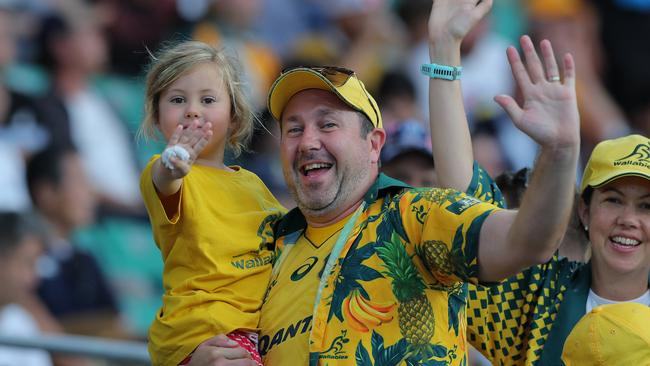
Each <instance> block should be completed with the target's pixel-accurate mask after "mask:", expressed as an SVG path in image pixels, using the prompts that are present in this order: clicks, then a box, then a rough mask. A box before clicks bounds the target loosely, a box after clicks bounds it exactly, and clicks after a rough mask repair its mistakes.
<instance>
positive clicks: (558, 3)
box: [526, 0, 647, 155]
mask: <svg viewBox="0 0 650 366" xmlns="http://www.w3.org/2000/svg"><path fill="white" fill-rule="evenodd" d="M610 2H611V1H600V0H598V1H584V0H528V1H527V2H526V5H528V6H527V9H528V16H529V19H530V28H531V32H532V33H533V36H534V37H535V38H537V39H540V40H541V39H548V40H550V41H552V42H553V45H554V47H555V49H556V50H558V54H562V53H565V52H569V51H570V52H571V53H572V54H573V55H575V59H576V64H578V65H580V67H579V68H578V69H577V91H578V103H579V107H580V119H581V128H580V134H581V137H582V139H581V140H582V150H583V155H588V154H589V152H590V151H591V150H592V149H593V147H594V146H595V145H596V144H597V143H598V142H600V141H602V140H604V139H610V138H614V137H619V136H623V135H626V134H628V133H629V132H630V131H631V129H630V127H631V126H630V124H629V122H628V119H629V116H626V111H625V107H626V106H629V105H630V103H633V104H638V100H640V99H642V98H644V97H643V96H642V95H647V92H646V94H643V93H638V90H635V91H634V92H632V93H631V94H627V95H626V97H627V96H630V95H634V97H633V98H630V99H629V100H626V101H623V104H620V102H621V101H620V100H618V101H617V100H616V98H615V97H614V95H613V93H612V92H613V91H614V90H609V88H608V86H607V85H606V80H607V77H606V76H605V75H608V74H610V73H609V72H606V70H607V69H612V70H615V71H614V72H613V75H614V76H613V79H614V81H615V83H616V84H617V85H618V86H619V87H618V89H621V88H620V86H621V85H627V87H628V88H630V91H631V90H632V89H633V88H635V87H630V86H631V85H640V84H641V83H643V80H636V79H637V78H638V77H639V76H640V75H642V74H643V73H644V72H641V74H639V71H640V70H639V69H638V65H643V66H642V67H645V65H647V61H645V62H644V61H641V60H639V58H638V57H637V55H639V54H641V53H642V52H646V50H645V49H644V48H639V47H637V45H638V44H639V42H642V41H641V40H640V39H638V37H643V32H640V31H638V30H639V29H641V28H639V27H637V26H633V27H632V29H634V30H630V28H629V27H628V25H622V24H620V20H618V21H616V23H617V24H616V25H615V26H614V27H616V29H618V32H623V31H627V32H630V31H631V32H632V33H634V35H633V36H632V39H630V38H628V37H620V36H617V39H616V43H617V44H619V43H620V45H618V46H615V47H616V48H625V47H629V45H630V44H631V45H632V47H633V50H634V53H635V54H634V56H631V55H630V53H629V51H628V52H627V53H625V55H624V56H623V55H622V54H620V53H619V52H618V51H616V52H615V51H613V50H612V51H609V52H605V49H604V47H603V41H602V40H601V37H600V35H599V32H601V29H602V32H605V31H606V30H610V29H612V25H609V24H603V25H602V27H601V25H599V20H598V15H597V14H598V12H597V7H595V6H594V4H596V3H600V4H603V5H604V4H605V3H610ZM611 7H614V8H616V7H617V6H616V5H611ZM620 15H621V14H620V13H619V14H618V15H612V18H619V17H620ZM646 23H647V21H646ZM603 27H604V28H603ZM619 34H620V33H619ZM619 57H620V59H619ZM608 59H619V61H618V62H616V61H615V63H619V62H621V61H623V62H624V63H626V64H627V63H632V64H634V65H637V66H636V67H634V68H630V67H615V68H613V67H614V65H612V64H610V65H608V63H609V62H608ZM621 59H622V60H621ZM637 62H638V63H637ZM641 79H642V78H641ZM619 91H620V90H619Z"/></svg>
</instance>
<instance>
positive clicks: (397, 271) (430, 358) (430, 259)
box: [276, 175, 497, 366]
mask: <svg viewBox="0 0 650 366" xmlns="http://www.w3.org/2000/svg"><path fill="white" fill-rule="evenodd" d="M481 186H482V187H485V186H487V185H481ZM474 201H475V200H474V199H473V198H469V197H467V196H465V195H464V194H462V193H458V192H455V191H452V190H443V189H412V188H409V187H405V186H400V185H399V184H398V183H396V181H394V180H391V179H390V178H387V177H386V176H384V175H380V177H379V179H378V181H377V182H376V184H375V186H374V187H373V188H371V190H370V191H369V192H368V194H367V195H366V203H367V204H368V206H367V208H366V209H365V211H364V212H363V213H362V214H361V215H360V216H359V219H358V220H357V222H356V223H355V227H354V229H352V231H351V234H350V236H349V237H348V239H347V242H346V243H345V245H344V247H343V250H342V251H341V254H340V256H339V260H338V262H337V264H336V265H335V266H334V268H333V269H332V271H331V272H330V273H329V274H327V281H326V283H325V285H324V288H323V291H322V295H321V297H320V301H319V302H318V304H316V307H315V311H314V318H313V319H312V325H313V326H312V328H311V330H310V334H309V353H310V365H378V366H379V365H381V366H389V365H395V366H397V365H399V366H415V365H436V366H443V365H446V366H466V365H467V355H466V349H467V347H466V344H465V342H466V340H465V334H464V333H465V331H466V329H465V322H464V321H463V319H464V317H465V303H466V301H465V300H466V295H467V291H466V285H463V284H464V283H466V282H469V281H472V282H477V281H478V280H477V278H476V276H477V275H478V264H477V263H478V262H477V258H476V256H477V253H478V247H477V245H478V233H479V231H480V227H481V224H482V223H483V222H484V220H485V218H486V217H487V216H488V214H489V213H490V212H493V211H494V210H495V209H497V208H496V207H495V206H493V205H490V204H487V203H483V202H474ZM459 202H471V204H463V205H458V203H459ZM454 205H455V206H454ZM289 215H291V213H290V214H289ZM296 222H297V221H296ZM280 232H281V233H282V231H280ZM292 232H295V231H290V230H287V231H285V235H283V236H282V237H280V238H278V239H277V241H276V243H277V247H276V250H277V251H281V250H283V248H284V246H285V244H291V243H290V241H288V242H287V243H285V242H284V240H285V239H287V238H290V237H291V233H292ZM286 233H288V235H287V234H286ZM287 240H288V239H287ZM287 301H290V300H289V299H287ZM343 332H345V335H346V339H348V340H349V342H346V343H344V344H342V345H341V349H340V350H338V352H337V354H336V355H334V354H332V353H331V352H327V350H328V349H330V348H331V344H332V342H333V341H334V337H336V335H339V334H342V333H343ZM286 364H291V362H290V360H287V362H286Z"/></svg>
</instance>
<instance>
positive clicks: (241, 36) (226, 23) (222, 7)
mask: <svg viewBox="0 0 650 366" xmlns="http://www.w3.org/2000/svg"><path fill="white" fill-rule="evenodd" d="M262 5H263V4H262V1H261V0H219V1H213V2H212V5H211V6H210V8H209V10H208V12H207V14H206V15H205V16H204V17H203V19H201V20H200V21H199V22H198V23H197V24H196V25H195V27H194V29H193V31H192V38H193V39H196V40H198V41H202V42H205V43H208V44H211V45H213V46H217V45H223V46H226V47H227V49H230V50H235V52H236V53H237V56H238V58H239V59H240V60H241V62H242V63H243V65H244V80H245V82H246V83H247V84H248V88H249V92H250V93H251V97H252V98H253V99H252V100H253V106H254V107H255V108H256V109H257V110H261V109H263V108H264V107H265V105H266V92H267V91H268V90H269V88H270V87H271V83H272V82H273V80H274V79H275V76H276V75H277V74H278V73H279V72H280V68H281V67H280V60H279V59H278V57H277V55H276V54H275V53H274V52H273V50H272V49H271V48H270V47H268V46H267V45H266V44H264V43H262V42H260V41H259V40H258V37H257V35H256V34H255V30H254V26H255V21H256V19H257V18H258V16H259V13H260V11H261V10H262Z"/></svg>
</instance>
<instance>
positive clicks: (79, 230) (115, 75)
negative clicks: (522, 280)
mask: <svg viewBox="0 0 650 366" xmlns="http://www.w3.org/2000/svg"><path fill="white" fill-rule="evenodd" d="M431 3H432V1H431V0H0V211H3V212H7V211H11V212H32V213H35V215H34V214H32V215H31V216H34V217H33V218H34V219H38V220H39V221H40V224H41V225H40V226H41V230H32V234H33V235H34V236H36V237H38V238H40V239H41V240H40V241H41V242H42V248H40V250H39V251H38V252H37V254H38V255H32V256H31V257H30V256H29V255H27V254H26V256H27V257H25V256H23V257H22V258H23V260H31V261H32V262H34V263H35V265H34V266H33V268H35V270H34V272H33V273H28V274H24V275H23V278H27V279H26V280H24V281H23V282H22V285H21V286H19V288H21V289H22V290H23V291H22V292H23V293H22V294H17V293H14V294H3V295H0V300H1V301H0V331H1V330H2V328H3V327H7V326H8V325H7V324H9V325H12V326H15V324H14V323H11V322H9V323H8V322H7V320H5V318H6V319H8V318H13V317H15V314H14V315H11V314H7V313H8V312H9V310H11V309H8V308H7V307H6V306H4V305H6V304H7V303H19V304H20V305H21V306H22V308H23V309H26V310H27V311H28V312H29V313H30V314H32V318H33V319H34V321H35V322H36V323H37V327H38V328H40V329H43V330H50V331H65V332H69V333H75V334H87V335H98V336H109V337H122V338H124V337H126V338H136V339H144V337H145V335H146V331H147V327H148V325H149V324H150V322H151V320H152V319H153V316H154V314H155V312H156V311H157V309H158V308H159V306H160V304H161V302H160V297H161V294H162V287H161V273H162V262H161V259H160V254H159V252H158V249H157V248H156V246H155V244H154V242H153V238H152V236H151V230H150V227H149V223H148V219H147V216H146V212H145V210H144V206H143V204H142V201H141V199H140V194H139V187H138V184H139V181H138V180H139V174H140V170H141V169H142V167H143V166H144V165H145V164H146V162H147V161H148V160H149V159H150V157H151V156H152V155H153V154H155V153H160V152H161V150H162V148H163V146H164V144H163V142H162V141H148V140H142V139H138V138H136V131H137V129H138V127H139V124H140V121H141V117H142V115H143V101H144V96H143V75H144V70H145V68H146V65H147V63H148V61H149V59H150V57H151V53H152V52H154V53H155V51H156V50H158V49H159V48H160V47H162V46H165V45H166V44H169V43H173V42H174V41H178V40H185V39H197V40H201V41H205V42H208V43H213V44H219V45H223V46H224V47H225V48H226V49H227V50H228V52H232V53H234V54H236V55H237V56H238V57H239V59H240V60H241V61H242V63H243V65H244V69H245V80H246V82H247V84H248V87H249V88H248V90H249V93H250V98H251V100H253V101H254V103H255V105H256V106H257V109H258V111H259V117H260V118H259V122H260V123H259V126H258V129H257V132H256V134H255V137H254V140H253V143H252V146H251V147H250V151H249V152H248V153H246V154H244V155H243V156H242V157H240V158H239V159H238V160H237V161H231V162H232V164H238V165H241V166H243V167H245V168H247V169H249V170H252V171H253V172H255V173H257V174H258V175H259V176H260V177H261V178H262V180H264V182H265V183H266V184H267V186H268V187H269V188H270V189H271V190H272V191H273V193H274V194H275V195H276V197H278V199H279V200H280V201H281V202H282V203H283V204H284V205H285V206H286V207H287V208H291V207H293V206H294V204H293V203H292V200H291V198H290V197H289V196H288V194H287V191H286V189H285V186H284V181H283V177H282V171H281V168H280V164H279V161H278V154H277V153H276V149H277V145H278V136H279V133H278V127H277V124H276V123H275V122H274V121H273V120H272V119H271V118H270V117H269V115H268V113H267V112H266V93H267V91H268V88H269V87H270V84H271V82H272V81H273V80H274V79H275V78H276V77H277V76H278V75H279V73H280V72H281V70H282V69H283V68H286V67H290V66H298V65H337V66H344V67H347V68H350V69H353V70H355V71H356V73H357V74H358V76H359V77H360V78H361V79H362V80H363V81H364V83H365V84H366V85H367V87H368V89H369V90H370V92H371V93H372V94H373V95H374V96H375V97H376V98H377V100H378V102H379V105H380V108H381V110H382V114H383V119H384V127H385V128H386V130H387V131H388V140H387V144H386V147H385V151H384V153H383V155H382V160H383V166H384V169H385V171H386V172H388V173H389V174H390V175H392V176H394V177H396V178H399V179H402V180H404V181H407V182H409V183H411V184H413V185H415V186H432V185H435V182H436V177H435V169H434V166H433V162H432V159H431V155H430V154H431V152H430V140H429V133H430V131H429V124H428V117H427V116H428V102H427V98H428V85H429V83H428V78H427V77H425V76H423V75H421V74H420V71H419V66H420V65H421V64H422V63H424V62H428V61H429V60H428V43H427V25H426V24H427V19H428V16H429V11H430V8H431ZM524 33H528V34H531V35H532V37H533V39H534V40H537V41H539V40H541V39H543V38H547V39H550V40H551V41H552V42H553V45H554V47H555V50H556V54H558V55H562V54H563V53H565V52H569V51H570V52H571V53H572V54H573V55H574V57H575V59H576V64H577V79H578V84H577V87H578V96H579V106H580V113H581V118H582V146H583V156H588V154H589V153H590V151H591V149H592V148H593V146H594V145H595V144H596V143H597V142H599V141H601V140H603V139H605V138H613V137H617V136H623V135H626V134H629V133H630V132H633V131H636V132H640V133H642V134H644V135H646V136H650V67H647V65H649V64H650V47H648V46H647V45H648V44H650V43H649V41H650V40H649V39H648V38H650V1H648V0H525V1H523V0H522V1H520V0H496V1H495V4H494V10H493V12H492V14H491V17H490V18H488V19H487V20H485V21H483V22H482V23H481V24H480V25H479V26H478V27H476V29H474V30H473V32H472V33H471V35H469V36H468V37H466V39H465V42H464V44H463V47H462V52H463V63H462V66H463V68H464V69H463V79H462V88H463V94H464V100H465V107H466V109H467V112H468V116H469V119H470V127H471V131H472V134H473V136H472V141H473V144H474V152H475V154H476V160H477V162H478V163H479V164H481V165H482V166H483V167H485V169H486V170H487V171H488V172H489V173H490V175H491V176H492V177H499V176H500V175H501V177H500V178H499V179H498V180H497V182H501V184H502V188H503V189H504V190H505V191H506V193H508V192H510V191H511V190H514V193H515V195H516V194H517V192H518V191H517V190H523V189H524V188H525V184H526V177H527V173H526V171H525V170H522V169H523V168H526V167H530V166H532V165H533V160H534V159H535V155H536V145H535V144H534V143H533V142H532V141H531V140H529V139H528V137H527V136H525V135H524V134H522V133H520V132H519V131H518V130H517V129H516V128H515V127H514V126H513V125H512V124H511V122H510V121H509V119H508V117H507V116H506V115H505V113H503V111H501V110H500V109H499V107H498V106H497V104H496V103H494V102H493V100H492V98H493V97H494V96H495V95H498V94H511V95H517V94H518V93H517V90H513V88H514V82H513V79H512V76H511V74H510V71H509V67H508V63H507V60H506V56H505V50H506V47H507V46H508V45H510V44H516V41H517V38H518V36H520V35H521V34H524ZM536 43H537V42H536ZM434 133H435V131H434ZM514 205H515V206H516V203H515V204H514ZM32 226H33V225H32ZM2 230H10V229H9V228H5V227H4V226H3V227H2ZM4 235H8V234H7V233H5V232H3V233H0V236H4ZM5 249H6V248H4V247H3V248H0V260H3V261H9V259H10V258H11V256H10V255H9V254H7V253H10V252H11V250H9V249H11V248H9V249H7V250H5ZM28 254H29V253H28ZM2 267H5V266H2ZM7 268H9V266H7ZM2 275H3V272H0V276H2ZM0 281H2V282H3V283H5V281H9V279H4V278H1V277H0ZM10 288H11V286H4V287H2V288H0V292H3V291H5V292H7V291H9V290H7V289H10ZM18 292H21V291H18ZM10 295H11V296H10ZM12 311H13V310H12ZM19 324H23V325H20V326H27V325H24V324H25V323H19ZM20 326H19V327H20ZM63 362H64V363H62V364H65V361H63ZM69 364H73V363H69Z"/></svg>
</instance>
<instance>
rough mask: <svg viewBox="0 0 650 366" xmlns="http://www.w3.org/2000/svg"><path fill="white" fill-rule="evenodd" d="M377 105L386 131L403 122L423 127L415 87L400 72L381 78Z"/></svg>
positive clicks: (386, 74)
mask: <svg viewBox="0 0 650 366" xmlns="http://www.w3.org/2000/svg"><path fill="white" fill-rule="evenodd" d="M377 103H379V109H380V111H381V115H382V118H383V120H384V128H386V129H387V130H388V131H390V130H391V129H392V128H393V127H397V126H394V125H398V124H400V123H405V122H415V123H418V124H420V125H421V126H423V127H424V126H425V124H426V123H425V120H424V118H423V117H422V113H421V111H420V108H419V107H418V99H417V93H416V90H415V85H413V82H412V81H411V79H410V78H409V77H408V76H407V75H406V74H405V73H404V72H402V71H399V70H392V71H388V72H386V73H385V74H384V75H383V76H382V79H381V81H380V83H379V88H378V92H377ZM426 129H428V128H426ZM429 143H430V142H427V144H429Z"/></svg>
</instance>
